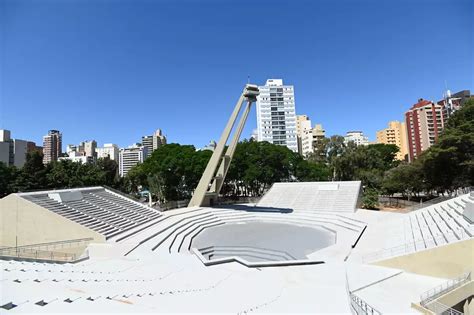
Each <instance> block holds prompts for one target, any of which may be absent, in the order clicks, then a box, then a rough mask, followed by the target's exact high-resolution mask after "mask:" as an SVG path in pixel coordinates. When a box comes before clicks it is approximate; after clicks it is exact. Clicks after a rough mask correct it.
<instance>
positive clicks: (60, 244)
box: [0, 237, 94, 253]
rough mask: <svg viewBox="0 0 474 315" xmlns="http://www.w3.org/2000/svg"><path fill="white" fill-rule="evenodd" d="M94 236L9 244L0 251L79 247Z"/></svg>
mask: <svg viewBox="0 0 474 315" xmlns="http://www.w3.org/2000/svg"><path fill="white" fill-rule="evenodd" d="M93 240H94V238H92V237H87V238H77V239H71V240H64V241H54V242H47V243H38V244H29V245H21V246H11V247H5V248H1V249H0V253H1V251H2V250H9V249H17V248H22V249H27V248H29V249H36V250H51V249H57V248H71V247H79V246H85V245H89V243H90V242H91V241H93Z"/></svg>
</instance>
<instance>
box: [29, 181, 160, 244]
mask: <svg viewBox="0 0 474 315" xmlns="http://www.w3.org/2000/svg"><path fill="white" fill-rule="evenodd" d="M71 191H74V190H71ZM81 193H82V198H81V199H77V198H76V199H72V200H67V199H66V200H61V201H57V200H55V199H52V198H50V196H49V194H48V192H45V193H44V194H38V193H31V194H27V193H26V194H21V197H23V198H25V199H27V200H29V201H32V202H34V203H36V204H38V205H40V206H42V207H44V208H46V209H48V210H50V211H52V212H55V213H57V214H59V215H61V216H64V217H65V218H67V219H70V220H72V221H74V222H76V223H79V224H81V225H83V226H86V227H88V228H90V229H92V230H94V231H97V232H99V233H101V234H103V235H105V237H106V238H110V237H113V236H116V235H118V234H121V233H123V232H124V231H127V230H130V229H133V228H135V227H138V226H140V225H142V224H144V223H147V222H150V221H153V220H155V219H157V218H159V217H160V216H161V214H160V212H159V211H156V210H154V209H151V208H148V207H146V206H142V205H140V204H138V203H136V202H134V201H132V200H128V199H127V198H125V197H122V196H118V195H116V194H115V193H112V192H109V191H107V190H105V189H104V188H94V189H90V190H87V189H86V190H84V189H82V190H81Z"/></svg>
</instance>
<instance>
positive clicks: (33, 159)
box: [14, 151, 50, 191]
mask: <svg viewBox="0 0 474 315" xmlns="http://www.w3.org/2000/svg"><path fill="white" fill-rule="evenodd" d="M47 172H48V170H47V168H46V167H45V166H44V165H43V154H42V153H40V152H39V151H33V152H30V153H28V154H27V155H26V161H25V164H24V165H23V167H22V168H21V170H20V171H19V173H18V176H17V177H16V179H15V183H14V187H15V191H18V190H19V191H29V190H38V189H45V188H49V187H50V185H49V183H48V180H47V178H46V174H47Z"/></svg>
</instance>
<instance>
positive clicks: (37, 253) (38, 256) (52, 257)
mask: <svg viewBox="0 0 474 315" xmlns="http://www.w3.org/2000/svg"><path fill="white" fill-rule="evenodd" d="M0 257H1V258H4V259H5V258H6V259H12V258H18V259H32V260H41V261H52V262H75V261H77V260H82V259H84V258H88V257H89V255H88V252H87V251H86V252H85V253H84V254H82V255H77V254H75V253H64V252H56V251H46V250H38V249H32V248H21V247H14V248H4V249H1V250H0Z"/></svg>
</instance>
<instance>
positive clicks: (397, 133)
mask: <svg viewBox="0 0 474 315" xmlns="http://www.w3.org/2000/svg"><path fill="white" fill-rule="evenodd" d="M377 143H384V144H394V145H396V146H397V147H398V149H399V151H398V153H397V156H396V158H397V159H398V160H401V161H403V160H405V156H406V155H407V154H408V146H407V129H406V125H405V123H404V122H399V121H391V122H389V123H388V128H385V129H382V130H379V131H377Z"/></svg>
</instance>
